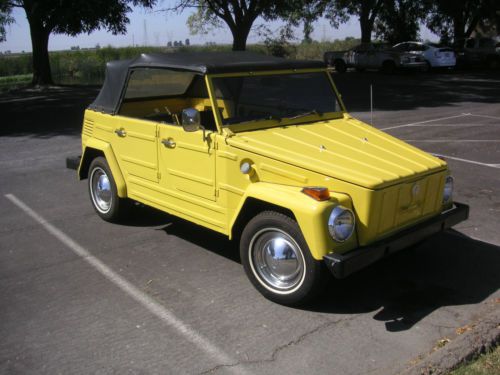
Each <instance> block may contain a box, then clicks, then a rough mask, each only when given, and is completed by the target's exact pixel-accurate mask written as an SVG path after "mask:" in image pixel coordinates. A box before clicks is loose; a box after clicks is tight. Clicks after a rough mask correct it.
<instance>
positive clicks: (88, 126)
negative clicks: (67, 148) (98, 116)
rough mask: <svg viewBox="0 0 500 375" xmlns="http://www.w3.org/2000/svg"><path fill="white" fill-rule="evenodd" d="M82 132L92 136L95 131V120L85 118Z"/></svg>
mask: <svg viewBox="0 0 500 375" xmlns="http://www.w3.org/2000/svg"><path fill="white" fill-rule="evenodd" d="M82 133H83V134H85V135H86V136H89V137H92V135H93V133H94V121H92V120H88V119H85V120H84V121H83V129H82Z"/></svg>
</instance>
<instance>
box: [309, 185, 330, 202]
mask: <svg viewBox="0 0 500 375" xmlns="http://www.w3.org/2000/svg"><path fill="white" fill-rule="evenodd" d="M302 192H303V193H304V194H306V195H309V196H310V197H311V198H312V199H315V200H317V201H327V200H328V199H330V192H329V191H328V189H327V188H326V187H319V186H311V187H305V188H303V189H302Z"/></svg>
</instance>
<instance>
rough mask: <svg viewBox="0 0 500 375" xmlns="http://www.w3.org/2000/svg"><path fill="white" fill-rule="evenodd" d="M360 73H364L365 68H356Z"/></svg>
mask: <svg viewBox="0 0 500 375" xmlns="http://www.w3.org/2000/svg"><path fill="white" fill-rule="evenodd" d="M355 69H356V71H357V72H358V73H363V72H364V71H365V68H355Z"/></svg>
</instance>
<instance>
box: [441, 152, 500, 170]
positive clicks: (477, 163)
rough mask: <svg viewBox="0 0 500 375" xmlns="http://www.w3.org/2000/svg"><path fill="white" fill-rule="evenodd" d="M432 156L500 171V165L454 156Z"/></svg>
mask: <svg viewBox="0 0 500 375" xmlns="http://www.w3.org/2000/svg"><path fill="white" fill-rule="evenodd" d="M432 155H434V156H441V157H443V158H445V159H451V160H456V161H461V162H464V163H469V164H476V165H481V166H483V167H490V168H497V169H500V164H488V163H481V162H480V161H475V160H468V159H462V158H456V157H454V156H448V155H443V154H436V153H434V152H433V153H432Z"/></svg>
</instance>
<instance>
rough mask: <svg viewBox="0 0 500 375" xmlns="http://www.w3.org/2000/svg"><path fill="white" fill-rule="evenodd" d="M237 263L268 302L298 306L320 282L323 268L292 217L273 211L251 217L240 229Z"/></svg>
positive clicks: (304, 301) (311, 295)
mask: <svg viewBox="0 0 500 375" xmlns="http://www.w3.org/2000/svg"><path fill="white" fill-rule="evenodd" d="M240 255H241V262H242V263H243V267H244V269H245V272H246V274H247V276H248V278H249V279H250V281H251V282H252V284H253V285H254V286H255V288H256V289H257V290H258V291H259V292H260V293H261V294H262V295H263V296H264V297H266V298H268V299H269V300H271V301H274V302H277V303H280V304H284V305H300V304H304V303H306V302H308V301H310V300H311V299H312V298H313V297H315V296H316V295H317V294H318V293H319V292H320V291H321V290H322V287H323V285H324V279H323V276H324V272H325V271H324V268H323V264H322V262H321V261H317V260H315V259H314V258H313V257H312V256H311V253H310V251H309V248H308V246H307V243H306V241H305V239H304V237H303V236H302V232H301V231H300V228H299V226H298V224H297V222H296V221H295V220H293V219H292V218H290V217H288V216H286V215H283V214H281V213H278V212H274V211H265V212H262V213H260V214H258V215H257V216H255V217H254V218H253V219H252V220H250V222H249V223H248V224H247V226H246V227H245V229H244V230H243V233H242V236H241V242H240Z"/></svg>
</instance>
